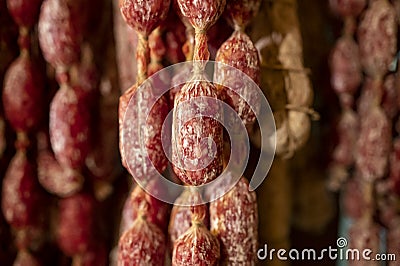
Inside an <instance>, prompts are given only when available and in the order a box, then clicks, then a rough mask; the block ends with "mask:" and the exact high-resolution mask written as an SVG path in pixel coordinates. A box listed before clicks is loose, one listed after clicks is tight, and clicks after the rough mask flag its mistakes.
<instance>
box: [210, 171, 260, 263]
mask: <svg viewBox="0 0 400 266" xmlns="http://www.w3.org/2000/svg"><path fill="white" fill-rule="evenodd" d="M210 224H211V232H212V234H214V235H215V236H216V237H217V238H218V239H219V241H220V243H221V263H222V265H256V262H257V248H258V246H257V245H258V242H257V239H258V233H257V232H258V210H257V198H256V193H255V192H250V191H249V183H248V181H247V180H246V178H244V177H242V178H241V179H240V180H239V182H238V183H237V184H236V185H235V187H234V188H233V189H232V190H231V191H229V192H228V193H227V194H225V195H223V196H222V197H221V198H219V199H217V200H215V201H213V202H211V203H210Z"/></svg>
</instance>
